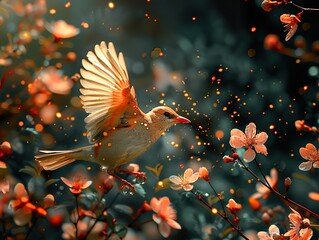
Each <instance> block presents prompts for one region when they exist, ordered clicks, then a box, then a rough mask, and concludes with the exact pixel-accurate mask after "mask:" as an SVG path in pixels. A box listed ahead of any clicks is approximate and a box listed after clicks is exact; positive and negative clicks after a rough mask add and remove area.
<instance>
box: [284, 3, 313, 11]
mask: <svg viewBox="0 0 319 240" xmlns="http://www.w3.org/2000/svg"><path fill="white" fill-rule="evenodd" d="M289 3H290V4H292V5H293V6H295V7H296V8H299V9H301V10H303V11H319V9H318V8H305V7H302V6H300V5H298V4H296V3H294V2H293V1H290V2H289Z"/></svg>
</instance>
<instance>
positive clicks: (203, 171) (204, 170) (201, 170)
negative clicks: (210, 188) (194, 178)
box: [198, 167, 210, 182]
mask: <svg viewBox="0 0 319 240" xmlns="http://www.w3.org/2000/svg"><path fill="white" fill-rule="evenodd" d="M198 172H199V177H200V178H202V179H204V180H205V181H207V182H209V181H210V178H209V172H208V170H207V168H205V167H200V168H199V170H198Z"/></svg>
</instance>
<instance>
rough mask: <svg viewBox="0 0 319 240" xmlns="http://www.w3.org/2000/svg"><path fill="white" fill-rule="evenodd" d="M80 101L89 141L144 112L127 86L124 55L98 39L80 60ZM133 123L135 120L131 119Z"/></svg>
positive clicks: (127, 78) (132, 90)
mask: <svg viewBox="0 0 319 240" xmlns="http://www.w3.org/2000/svg"><path fill="white" fill-rule="evenodd" d="M82 66H83V69H81V71H80V72H81V75H82V79H81V81H80V83H81V85H82V88H81V89H80V92H81V96H80V98H81V100H82V103H83V108H84V110H85V111H86V112H87V113H88V116H87V117H86V118H85V120H84V121H85V123H86V129H87V131H88V138H89V140H90V142H96V141H99V140H101V138H103V136H104V135H105V132H106V133H107V132H108V131H110V130H111V129H114V128H117V127H121V121H122V120H123V118H125V119H128V120H127V122H130V120H132V119H133V118H136V117H137V116H138V115H141V114H142V115H143V113H142V112H141V110H140V109H139V108H138V107H137V102H136V97H135V91H134V88H133V87H130V82H129V77H128V73H127V69H126V64H125V60H124V56H123V54H122V53H120V54H119V55H117V53H116V51H115V48H114V45H113V43H109V44H108V45H107V44H106V43H105V42H101V43H100V44H99V45H96V46H95V47H94V52H93V51H89V52H88V53H87V60H86V59H83V60H82ZM132 122H134V121H133V120H132Z"/></svg>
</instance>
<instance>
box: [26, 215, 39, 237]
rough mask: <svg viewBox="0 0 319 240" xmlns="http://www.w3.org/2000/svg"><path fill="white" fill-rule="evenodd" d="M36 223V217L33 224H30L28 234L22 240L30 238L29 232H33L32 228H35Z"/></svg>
mask: <svg viewBox="0 0 319 240" xmlns="http://www.w3.org/2000/svg"><path fill="white" fill-rule="evenodd" d="M37 221H38V217H36V218H35V220H34V221H33V223H32V225H31V227H30V228H29V230H28V232H27V235H26V236H25V239H24V240H27V239H28V237H29V236H30V234H31V232H32V230H33V228H34V226H35V225H36V223H37Z"/></svg>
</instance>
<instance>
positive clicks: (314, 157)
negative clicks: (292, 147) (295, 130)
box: [299, 143, 319, 171]
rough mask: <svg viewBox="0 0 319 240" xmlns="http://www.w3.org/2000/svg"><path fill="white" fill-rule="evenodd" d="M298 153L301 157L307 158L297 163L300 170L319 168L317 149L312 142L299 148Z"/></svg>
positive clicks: (318, 151) (318, 152)
mask: <svg viewBox="0 0 319 240" xmlns="http://www.w3.org/2000/svg"><path fill="white" fill-rule="evenodd" d="M299 153H300V155H301V157H302V158H303V159H305V160H308V161H307V162H303V163H301V164H300V165H299V169H300V170H301V171H309V170H310V169H311V167H314V168H319V149H318V150H317V149H316V147H315V146H314V145H313V144H312V143H308V144H307V145H306V147H302V148H300V149H299Z"/></svg>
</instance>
